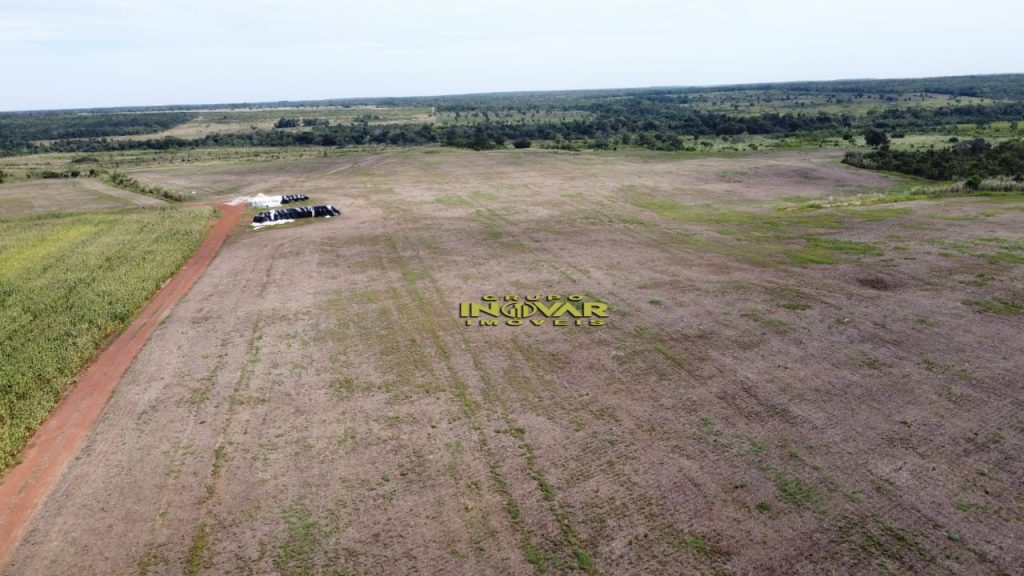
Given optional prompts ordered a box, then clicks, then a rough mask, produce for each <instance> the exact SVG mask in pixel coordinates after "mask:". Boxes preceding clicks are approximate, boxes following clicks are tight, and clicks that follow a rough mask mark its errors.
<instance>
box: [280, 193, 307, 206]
mask: <svg viewBox="0 0 1024 576" xmlns="http://www.w3.org/2000/svg"><path fill="white" fill-rule="evenodd" d="M306 200H309V196H306V195H305V194H286V195H284V196H281V204H291V203H292V202H305V201H306Z"/></svg>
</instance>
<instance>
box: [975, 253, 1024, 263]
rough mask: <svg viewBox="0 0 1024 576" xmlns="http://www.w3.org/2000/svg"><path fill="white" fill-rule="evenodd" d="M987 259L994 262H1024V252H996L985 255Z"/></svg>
mask: <svg viewBox="0 0 1024 576" xmlns="http://www.w3.org/2000/svg"><path fill="white" fill-rule="evenodd" d="M985 259H986V260H988V261H989V262H990V263H992V264H1024V254H1017V253H1015V252H996V253H994V254H987V255H985Z"/></svg>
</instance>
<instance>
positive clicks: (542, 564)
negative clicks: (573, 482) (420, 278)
mask: <svg viewBox="0 0 1024 576" xmlns="http://www.w3.org/2000/svg"><path fill="white" fill-rule="evenodd" d="M388 244H389V246H388V251H389V254H390V259H391V260H392V262H393V263H394V264H395V266H396V267H397V268H398V269H399V271H400V272H401V274H402V276H403V278H404V279H405V282H404V288H405V292H406V295H407V296H408V298H409V299H410V300H411V301H412V302H413V303H414V304H415V306H413V309H414V310H416V312H415V313H414V315H415V316H417V317H418V320H419V322H421V323H422V325H423V327H424V328H425V329H426V332H427V333H428V334H429V336H430V339H431V341H432V343H433V345H434V348H435V349H436V350H437V352H438V353H439V355H440V357H441V358H442V363H443V364H444V366H445V370H446V371H447V373H448V377H449V380H450V382H452V384H453V385H454V388H453V390H452V393H453V395H454V396H455V398H456V400H457V401H458V403H459V405H460V406H461V408H462V412H463V415H464V416H465V417H466V419H467V420H468V422H469V425H470V427H471V428H472V429H473V431H474V432H475V433H476V435H477V444H478V447H479V449H480V451H481V453H483V454H484V456H485V458H486V459H487V461H488V462H487V465H488V468H489V470H490V473H491V481H492V485H493V486H494V489H495V491H496V492H497V493H498V495H499V496H501V498H502V500H503V501H504V503H505V511H506V514H507V516H508V519H509V521H510V523H511V524H512V526H513V527H514V528H515V529H516V530H517V531H518V532H519V536H520V539H521V544H522V549H523V553H524V556H525V559H526V560H527V561H528V562H529V563H530V564H532V565H533V566H534V567H535V569H536V570H537V572H538V573H546V572H547V569H548V567H549V566H548V565H549V563H554V564H556V565H555V566H552V567H556V568H557V567H566V561H565V560H564V559H559V558H552V557H551V555H550V553H545V552H544V551H542V550H541V548H540V547H539V545H538V544H537V543H536V535H535V534H534V532H533V530H532V529H531V528H530V527H529V526H528V525H527V523H526V522H525V519H524V518H523V506H522V504H520V502H519V501H517V499H516V498H515V496H514V495H513V494H512V489H511V487H510V486H509V483H508V480H507V479H506V477H505V474H504V471H503V469H504V465H503V463H502V461H501V459H500V458H499V457H498V453H497V448H495V446H494V445H492V443H491V442H490V441H489V440H488V437H487V434H486V432H485V428H484V423H483V421H482V419H483V418H484V417H485V416H484V413H485V412H497V416H498V419H499V420H500V421H501V422H503V423H504V425H505V426H506V430H509V431H513V430H518V429H520V428H519V427H518V426H517V425H516V423H515V422H514V421H513V420H511V417H510V416H509V415H508V413H507V411H506V410H505V408H504V406H501V405H499V406H497V408H495V407H494V406H492V405H490V404H489V402H488V398H490V399H491V401H492V402H493V399H494V398H496V395H495V394H494V391H493V381H492V380H491V378H490V376H489V374H487V373H486V371H483V372H481V371H480V370H479V366H480V365H479V359H478V358H477V357H476V356H475V354H472V353H471V356H473V363H474V365H475V366H476V367H477V376H478V377H480V379H481V380H482V381H483V384H484V391H483V397H484V399H483V401H482V402H481V401H479V400H477V399H475V398H474V397H473V395H472V393H471V390H470V388H469V385H468V384H467V382H466V380H465V379H464V378H463V377H462V376H461V375H460V374H459V370H458V368H457V367H456V366H455V364H454V361H453V359H452V353H451V352H452V350H451V348H450V347H449V345H448V344H447V343H446V341H445V338H444V337H443V336H442V334H441V331H440V329H439V328H438V326H437V325H436V323H435V322H434V316H433V314H431V313H429V312H428V311H429V310H431V308H432V306H431V303H430V302H429V301H428V299H427V298H426V297H425V296H424V294H423V293H422V292H421V291H420V290H419V288H418V287H417V286H416V281H417V278H416V276H417V274H416V273H414V272H413V271H412V269H411V267H410V264H409V260H407V259H406V258H405V257H403V255H402V252H401V249H400V247H399V246H398V244H397V242H396V241H395V239H394V238H392V237H388ZM417 262H418V264H419V266H420V269H421V270H422V271H423V273H424V276H425V277H426V278H427V279H428V280H429V281H430V283H431V286H432V287H433V288H434V289H435V290H436V288H437V284H436V281H435V280H434V278H433V275H432V274H431V273H430V271H429V269H428V268H426V267H425V266H424V265H423V262H422V260H420V259H417ZM440 301H441V302H443V303H445V304H447V301H446V300H445V299H444V298H443V297H442V298H441V299H440ZM464 346H465V342H463V347H464ZM520 446H521V450H522V451H521V453H520V454H519V455H520V457H521V458H522V459H523V460H524V461H525V465H526V467H527V469H528V471H529V475H530V476H531V477H533V478H534V479H535V480H536V481H537V482H538V487H541V486H543V485H546V484H547V482H546V480H544V478H543V475H542V474H541V473H540V471H539V470H537V467H536V463H535V460H534V458H533V456H532V453H531V448H530V447H529V445H528V444H526V443H525V442H522V443H521V444H520ZM542 498H543V495H542ZM543 499H544V500H547V498H543ZM552 516H553V519H554V520H555V521H556V522H557V523H558V525H559V527H560V528H561V529H562V533H563V536H565V535H568V536H567V541H566V544H567V545H568V546H569V547H570V548H571V551H572V554H573V556H574V557H575V558H576V564H577V566H576V568H578V569H581V570H585V571H586V572H588V573H592V572H594V567H593V564H592V561H591V560H590V556H589V554H588V553H587V552H586V551H585V550H583V548H582V547H581V546H580V545H579V542H578V540H577V539H576V538H575V531H574V529H573V528H572V525H571V524H570V523H569V522H568V519H567V518H566V517H565V516H564V515H560V514H555V513H554V510H552Z"/></svg>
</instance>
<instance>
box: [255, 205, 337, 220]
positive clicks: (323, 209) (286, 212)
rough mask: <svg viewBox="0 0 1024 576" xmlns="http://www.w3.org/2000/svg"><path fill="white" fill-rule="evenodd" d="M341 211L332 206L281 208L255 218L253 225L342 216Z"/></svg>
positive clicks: (261, 213) (262, 213)
mask: <svg viewBox="0 0 1024 576" xmlns="http://www.w3.org/2000/svg"><path fill="white" fill-rule="evenodd" d="M340 215H341V211H339V210H338V209H337V208H335V207H334V206H331V205H330V204H328V205H325V206H303V207H302V208H280V209H278V210H267V211H266V212H260V213H259V214H257V215H255V216H253V218H252V222H253V224H263V223H264V222H276V221H278V220H298V219H299V218H323V217H325V216H340Z"/></svg>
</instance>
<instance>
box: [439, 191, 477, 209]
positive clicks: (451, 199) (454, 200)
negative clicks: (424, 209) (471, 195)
mask: <svg viewBox="0 0 1024 576" xmlns="http://www.w3.org/2000/svg"><path fill="white" fill-rule="evenodd" d="M434 202H437V203H438V204H441V205H442V206H456V207H466V206H470V205H471V204H470V202H469V200H467V199H466V198H465V197H463V196H456V195H454V194H449V195H446V196H439V197H437V198H435V199H434Z"/></svg>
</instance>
